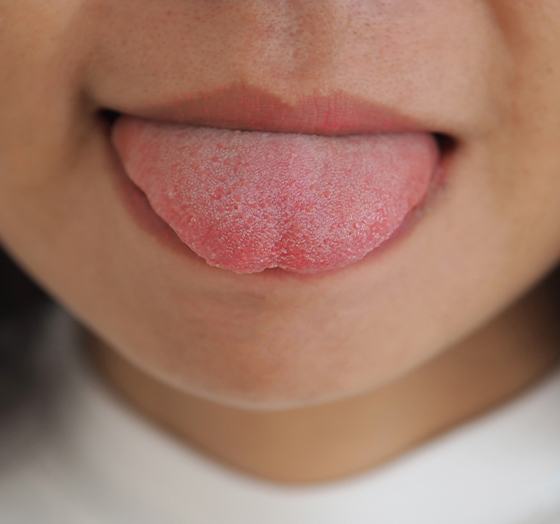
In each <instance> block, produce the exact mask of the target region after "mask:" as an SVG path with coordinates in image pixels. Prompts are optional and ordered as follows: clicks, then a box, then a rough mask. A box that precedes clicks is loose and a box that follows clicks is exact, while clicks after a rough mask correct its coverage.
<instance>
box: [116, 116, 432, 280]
mask: <svg viewBox="0 0 560 524" xmlns="http://www.w3.org/2000/svg"><path fill="white" fill-rule="evenodd" d="M121 118H122V117H121ZM126 118H128V117H125V119H126ZM131 120H134V119H131ZM150 125H153V126H159V127H161V126H162V125H161V124H156V123H154V124H152V123H148V124H147V126H148V127H149V126H150ZM163 127H164V128H165V127H166V125H163ZM170 127H171V126H170ZM174 127H177V126H174ZM221 131H222V132H223V130H221ZM225 132H226V133H228V132H230V133H233V131H225ZM260 134H261V133H255V137H257V138H258V136H257V135H260ZM133 135H134V132H133V133H132V140H133V142H132V143H133V147H134V136H133ZM164 136H165V135H164ZM221 136H223V135H221ZM226 136H227V135H226ZM426 136H427V134H425V135H424V137H422V138H421V141H422V140H423V141H424V142H425V139H426ZM129 137H130V135H129ZM273 138H274V139H276V140H279V139H280V135H278V134H276V136H274V137H273ZM343 138H344V137H329V138H328V140H331V141H339V143H340V140H341V139H343ZM430 139H431V140H433V138H432V137H430ZM319 143H320V142H319ZM434 144H435V141H434ZM434 148H435V150H436V151H437V147H436V146H435V145H434ZM116 150H117V154H118V156H119V158H120V160H121V162H120V165H119V166H118V167H117V170H116V172H117V175H118V176H117V177H116V182H117V187H118V193H119V194H120V195H121V197H122V198H123V202H124V204H125V207H126V208H127V209H128V210H129V212H130V213H131V215H132V216H133V218H134V220H135V222H136V223H137V224H138V225H139V226H140V227H141V228H142V229H143V230H144V231H146V232H148V233H149V234H150V235H151V236H154V237H156V239H157V240H158V241H159V242H161V243H162V244H163V245H165V246H166V248H168V249H169V248H170V249H172V250H173V251H174V252H175V253H177V254H180V255H182V256H186V257H188V258H189V259H190V261H192V263H195V264H197V265H198V266H200V269H201V270H204V271H210V272H216V271H218V272H221V273H222V274H230V275H234V274H239V276H241V274H243V273H245V274H246V275H247V276H251V277H252V278H279V277H284V278H287V277H290V278H294V279H297V280H308V279H312V280H313V279H320V278H323V277H326V276H329V275H332V274H333V273H341V272H345V271H349V270H351V268H353V267H356V266H361V265H363V264H366V263H369V262H370V261H371V259H372V258H376V256H377V255H380V254H381V253H382V252H385V251H386V249H387V248H388V247H390V246H391V245H393V244H394V242H395V241H396V240H397V239H402V238H403V237H404V236H406V235H405V233H407V232H409V231H410V230H411V226H412V225H414V224H415V223H416V222H417V221H418V219H419V218H420V216H421V213H420V212H419V211H421V209H422V208H423V206H424V204H425V203H426V202H427V200H429V197H430V195H431V194H432V193H433V191H434V189H435V187H437V186H438V185H439V182H440V181H441V180H442V179H443V170H442V165H441V164H442V163H441V158H440V156H439V153H437V152H436V153H435V158H434V159H432V164H433V165H432V166H431V168H430V172H429V173H428V179H429V180H428V181H427V182H426V181H425V180H424V181H420V182H419V181H418V179H419V177H420V178H426V177H425V176H423V175H418V176H417V175H416V174H412V175H410V174H409V175H408V176H409V177H411V180H412V182H415V183H417V184H421V185H425V188H424V189H422V190H420V192H421V198H418V195H415V196H414V198H415V199H416V201H415V202H413V203H412V204H410V206H409V209H406V213H401V214H402V217H400V218H399V217H397V218H398V223H396V224H394V225H392V226H391V228H390V231H389V232H388V233H387V232H385V231H383V228H382V231H381V233H383V234H385V238H383V239H382V240H381V241H378V242H377V243H376V245H375V246H374V247H373V248H371V249H368V250H367V251H366V252H365V253H361V254H358V255H354V254H353V255H352V256H354V259H351V257H349V260H343V261H342V262H341V261H340V260H338V261H336V262H335V265H334V267H327V268H324V267H318V268H317V267H315V266H316V265H314V262H312V263H307V265H305V264H304V266H305V267H303V269H301V268H295V269H294V268H289V267H288V268H283V267H266V268H261V269H257V270H254V271H253V270H252V269H251V268H249V270H247V268H246V267H243V268H242V269H241V270H238V269H239V267H238V266H236V263H237V262H236V260H235V259H234V260H233V261H232V260H231V259H230V260H229V261H228V264H231V265H232V266H233V267H232V268H230V267H227V265H226V266H221V267H220V266H218V265H217V264H215V263H209V262H208V261H207V260H205V259H204V257H203V256H201V255H199V254H197V253H196V252H195V251H193V250H192V249H191V248H189V246H188V245H187V244H186V243H185V242H184V241H183V240H181V238H180V236H179V235H178V233H177V232H176V228H173V226H172V225H171V224H170V223H168V221H166V220H164V219H162V218H161V216H160V215H161V214H162V213H161V210H160V212H159V213H157V212H156V211H155V210H154V207H153V205H152V204H151V203H150V198H149V197H147V194H146V193H145V192H144V191H143V190H142V189H140V187H139V186H138V185H137V184H136V183H135V182H133V180H132V179H131V176H130V175H129V174H127V168H126V167H128V166H126V167H125V165H126V161H125V160H124V158H123V156H124V155H123V151H122V147H119V146H118V142H117V147H116ZM396 151H398V148H397V149H396ZM397 162H398V159H397ZM409 162H410V159H409ZM428 164H429V162H427V161H426V159H425V158H424V159H423V165H424V169H426V165H428ZM273 175H274V173H271V176H273ZM417 193H418V191H417ZM407 198H412V197H411V196H410V195H409V196H408V197H407ZM167 220H169V217H167ZM174 229H175V230H174ZM351 245H352V244H351ZM362 250H363V246H362ZM296 265H297V264H296ZM229 269H231V271H230V270H229Z"/></svg>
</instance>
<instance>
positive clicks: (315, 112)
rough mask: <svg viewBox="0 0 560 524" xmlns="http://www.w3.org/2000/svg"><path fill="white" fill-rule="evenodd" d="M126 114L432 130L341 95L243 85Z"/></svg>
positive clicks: (265, 125)
mask: <svg viewBox="0 0 560 524" xmlns="http://www.w3.org/2000/svg"><path fill="white" fill-rule="evenodd" d="M124 113H127V114H130V115H133V116H136V117H141V118H146V119H150V120H156V121H162V122H170V123H177V124H187V125H195V126H206V127H217V128H227V129H242V130H254V131H269V132H282V133H305V134H318V135H348V134H366V133H395V132H420V131H422V132H428V131H429V130H428V129H426V127H425V125H422V124H421V123H419V122H417V121H415V120H414V119H412V118H409V117H407V116H405V115H402V114H399V113H398V111H396V110H393V109H390V108H387V107H383V106H381V105H378V104H374V103H371V102H369V101H367V100H365V99H363V98H359V97H356V96H354V95H350V94H347V93H345V92H343V91H335V92H333V93H330V94H314V95H307V96H305V97H303V98H300V99H298V100H297V101H296V102H295V103H288V102H286V101H284V100H283V99H282V98H280V97H278V96H276V95H274V94H271V93H269V92H267V91H264V90H263V89H260V88H257V87H254V86H248V85H244V84H241V83H236V84H232V85H230V86H228V87H224V88H221V89H216V90H213V91H209V92H204V93H199V94H196V95H186V96H184V97H182V98H181V99H178V100H173V101H168V102H164V103H160V104H152V105H150V106H145V107H141V108H129V109H127V110H126V111H124Z"/></svg>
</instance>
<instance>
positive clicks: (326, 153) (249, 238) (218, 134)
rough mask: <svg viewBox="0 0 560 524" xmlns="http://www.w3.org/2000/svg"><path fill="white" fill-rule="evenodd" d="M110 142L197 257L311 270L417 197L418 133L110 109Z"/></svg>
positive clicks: (421, 139)
mask: <svg viewBox="0 0 560 524" xmlns="http://www.w3.org/2000/svg"><path fill="white" fill-rule="evenodd" d="M113 141H114V144H115V147H116V149H117V151H118V154H119V156H120V158H121V161H122V163H123V166H124V169H125V171H126V173H127V175H128V176H129V177H130V178H131V179H132V181H133V182H134V183H135V184H136V185H137V186H138V187H139V188H140V189H141V190H142V191H143V192H144V193H145V195H146V197H147V198H148V201H149V202H150V205H151V207H152V208H153V210H154V211H155V212H156V213H157V215H159V217H160V218H161V219H163V220H164V221H165V222H166V223H167V224H168V225H169V226H170V227H171V228H172V229H173V230H174V231H175V233H176V234H177V236H178V237H179V238H180V239H181V240H182V241H183V242H184V243H185V244H186V245H187V246H188V247H189V248H190V249H191V250H192V251H194V252H195V253H197V254H198V255H199V256H200V257H202V258H203V259H204V260H205V261H206V262H207V263H208V264H209V265H211V266H215V267H219V268H223V269H226V270H230V271H234V272H237V273H255V272H259V271H263V270H264V269H267V268H275V267H278V268H282V269H285V270H288V271H294V272H299V273H317V272H320V271H325V270H331V269H337V268H342V267H344V266H347V265H349V264H351V263H352V262H355V261H357V260H360V259H362V258H363V257H364V256H365V255H367V254H368V253H369V252H371V251H372V250H374V249H375V248H376V247H378V246H380V245H381V244H382V243H383V242H384V241H385V240H387V239H388V238H389V237H391V236H392V235H393V234H394V233H395V231H396V230H397V229H398V228H399V226H400V225H401V224H402V223H403V221H404V219H405V218H406V216H407V215H408V214H409V213H410V211H411V210H412V209H413V208H414V207H416V206H417V205H418V204H419V203H420V202H421V201H422V199H423V197H424V196H425V194H426V192H427V190H428V187H429V184H430V180H431V178H432V175H433V173H434V170H435V168H436V164H437V161H438V150H437V145H436V143H435V140H434V138H433V136H432V135H431V134H429V133H401V134H399V133H394V134H369V135H366V134H363V135H347V136H320V135H311V134H296V133H293V134H290V133H276V132H261V131H240V130H230V129H217V128H210V127H195V126H187V125H176V124H160V123H155V122H151V121H147V120H142V119H137V118H133V117H121V118H120V119H119V120H118V121H117V123H116V125H115V127H114V130H113Z"/></svg>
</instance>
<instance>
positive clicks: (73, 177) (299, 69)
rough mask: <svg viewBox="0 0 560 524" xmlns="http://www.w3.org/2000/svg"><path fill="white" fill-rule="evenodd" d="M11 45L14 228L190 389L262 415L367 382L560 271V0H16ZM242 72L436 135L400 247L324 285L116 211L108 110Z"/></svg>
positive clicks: (211, 86)
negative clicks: (367, 106)
mask: <svg viewBox="0 0 560 524" xmlns="http://www.w3.org/2000/svg"><path fill="white" fill-rule="evenodd" d="M0 35H1V37H0V41H1V45H0V70H1V77H2V81H1V82H0V115H1V119H0V238H1V239H2V241H3V243H4V244H5V245H6V247H7V248H8V249H9V250H10V251H11V252H12V253H13V254H14V255H15V256H16V257H17V258H18V260H19V261H20V262H21V263H22V265H23V266H25V267H26V268H27V270H28V271H29V272H30V273H31V274H32V275H33V276H34V277H35V278H36V279H37V280H38V281H40V282H41V283H42V284H43V285H44V286H45V287H46V288H48V289H49V290H50V291H51V292H52V293H53V294H54V295H55V296H56V297H57V298H58V299H59V300H60V301H61V302H62V303H64V304H65V305H66V306H67V307H69V308H70V310H72V311H73V312H74V313H75V314H76V315H77V316H78V317H79V318H80V319H81V320H82V321H83V322H84V323H85V324H87V325H89V326H90V327H91V328H92V329H93V330H94V331H95V332H96V333H98V334H99V335H100V336H101V337H102V338H104V339H105V340H106V341H107V342H108V343H109V344H110V345H113V346H114V347H115V348H117V349H118V350H120V351H121V352H122V353H123V354H125V355H127V356H128V357H129V358H130V359H131V360H132V361H133V362H135V363H137V364H138V365H140V366H141V367H142V368H144V369H145V370H148V371H149V372H150V373H152V374H154V375H155V376H158V377H160V378H161V379H163V380H165V381H169V382H170V383H173V384H175V385H178V386H179V387H181V388H184V389H185V390H188V391H192V392H196V393H200V394H203V395H206V396H210V397H213V398H216V399H219V400H220V401H224V402H232V403H238V404H251V405H253V406H258V407H262V408H267V407H272V406H273V405H278V404H289V403H294V404H301V403H304V402H307V401H316V400H322V399H326V398H335V397H339V396H342V395H345V394H348V393H351V392H355V391H360V390H363V389H365V388H371V387H376V386H378V385H380V384H382V383H384V382H386V381H388V380H390V379H393V378H395V377H397V376H399V375H401V374H403V373H404V372H405V371H407V370H409V369H411V368H413V367H415V366H418V365H419V364H420V363H421V362H423V361H424V360H425V359H427V358H428V357H431V356H432V355H435V354H437V353H438V352H441V351H443V350H445V349H446V348H449V347H450V346H451V345H452V344H453V343H454V342H455V341H457V340H458V339H459V338H460V337H463V336H464V335H466V334H468V333H469V332H471V331H473V330H474V329H475V328H476V327H477V326H479V325H480V324H481V323H482V322H484V321H485V320H487V319H489V318H490V317H491V316H492V315H494V314H495V313H497V312H498V311H499V310H500V309H501V308H503V307H504V306H505V305H506V304H507V303H509V302H511V301H512V300H513V299H515V298H516V297H517V296H518V295H519V294H520V293H522V292H523V291H524V290H526V289H527V288H528V287H529V286H530V285H532V284H533V283H535V281H536V280H537V279H538V278H539V277H540V276H542V275H543V274H544V273H545V272H546V271H547V270H548V269H549V268H551V267H553V266H554V265H555V264H556V263H557V261H558V258H559V254H560V3H559V2H558V0H537V1H535V2H513V1H511V0H495V1H491V0H487V1H483V0H475V1H470V2H466V1H465V0H429V1H428V0H394V1H392V2H378V1H376V0H324V1H321V2H308V1H306V0H286V1H281V2H280V1H267V0H252V1H249V0H247V1H245V0H239V1H236V2H229V1H222V0H216V1H212V2H208V1H207V0H119V1H118V2H115V1H113V0H53V1H51V2H37V1H35V0H18V1H17V2H2V3H1V4H0ZM239 82H244V83H246V84H249V85H252V86H254V87H255V88H258V89H260V90H263V91H266V92H268V93H269V94H270V95H274V96H277V97H279V98H280V99H281V100H282V101H285V102H288V103H295V101H296V100H298V99H299V98H300V97H303V96H305V95H307V94H309V93H310V92H312V91H317V90H320V91H321V92H323V93H327V94H328V93H330V92H334V91H335V90H337V91H343V92H345V93H347V94H349V95H352V96H355V97H358V98H361V99H363V100H366V101H369V102H372V103H375V104H378V105H382V106H385V107H388V108H390V109H393V110H396V111H398V112H399V113H401V114H404V115H406V116H409V117H411V118H413V119H414V120H415V121H416V122H419V123H421V125H422V126H424V128H425V129H424V130H425V131H429V132H436V131H437V132H442V133H445V134H446V135H448V136H449V137H451V138H452V139H453V140H454V142H455V145H456V147H455V148H454V149H453V150H452V151H449V152H447V153H446V155H447V156H445V157H444V158H445V162H446V169H447V177H448V182H447V185H446V186H445V187H444V189H443V190H442V191H441V192H440V193H439V194H437V195H435V196H434V198H433V199H432V201H430V202H429V203H428V205H427V208H426V212H425V214H424V216H422V217H421V218H420V220H419V221H418V222H417V223H416V224H415V225H414V227H413V229H412V230H411V231H409V232H408V233H407V234H406V235H405V236H404V237H403V238H401V239H398V241H397V242H395V243H394V244H392V245H388V247H387V248H386V249H384V250H383V251H382V252H381V253H379V254H378V255H374V256H372V257H370V258H368V259H367V260H366V261H364V262H363V263H360V264H355V265H351V266H348V267H347V268H345V269H343V270H338V271H334V272H332V273H331V274H329V275H327V274H324V275H323V276H320V277H319V278H315V279H303V280H301V279H296V278H294V275H293V274H283V273H282V272H279V271H276V272H273V273H271V272H270V271H266V272H265V273H261V274H257V273H256V274H249V275H240V274H236V273H233V272H230V271H227V270H223V269H218V268H215V267H210V266H207V265H206V264H204V263H200V261H197V260H195V259H193V257H192V256H185V252H184V251H183V249H184V250H186V249H187V248H186V247H184V246H182V245H181V246H180V249H174V248H170V247H169V246H170V242H168V241H171V240H172V239H171V236H172V235H170V231H169V229H167V226H165V227H164V226H163V225H161V224H159V226H155V225H154V224H156V222H154V221H153V220H152V222H150V223H151V224H152V225H150V226H147V225H146V227H144V226H143V225H142V224H141V221H140V222H139V221H138V220H137V217H135V216H134V213H132V212H131V211H130V209H129V207H128V206H127V205H125V204H124V201H123V198H122V197H121V193H120V190H119V189H118V187H117V185H116V184H114V183H113V181H114V180H115V179H116V178H118V177H120V176H121V175H122V173H121V171H120V169H121V168H120V164H119V162H118V157H117V156H116V154H115V152H114V149H113V148H112V146H111V142H110V139H109V134H108V129H107V125H106V123H104V121H102V120H101V119H100V118H99V111H100V110H103V109H111V110H114V111H119V112H123V113H128V114H141V112H142V111H143V110H144V109H145V108H149V107H152V106H157V105H158V104H164V103H166V102H168V101H172V100H180V99H181V98H185V99H186V98H187V97H188V96H189V95H191V94H194V93H196V94H200V93H204V92H210V91H215V90H217V89H220V88H227V87H229V86H231V85H234V84H236V83H239ZM333 140H336V138H335V139H333ZM158 227H159V229H158ZM163 237H164V238H163ZM162 238H163V240H162ZM172 241H173V242H175V246H178V245H179V244H178V243H177V242H176V239H173V240H172Z"/></svg>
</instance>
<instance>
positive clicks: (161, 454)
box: [0, 306, 560, 524]
mask: <svg viewBox="0 0 560 524" xmlns="http://www.w3.org/2000/svg"><path fill="white" fill-rule="evenodd" d="M81 329H82V328H81V326H80V325H79V324H78V323H77V322H76V321H75V320H74V319H73V318H72V317H71V316H70V315H69V314H68V313H67V312H65V311H64V310H63V309H61V308H59V307H58V306H52V307H51V308H50V309H49V310H48V311H47V314H46V315H45V317H44V318H43V320H42V324H41V328H40V330H39V334H38V338H37V341H38V343H40V345H41V346H42V347H41V348H39V351H38V354H37V357H38V358H40V359H42V364H43V369H42V377H43V382H44V383H43V384H42V387H41V388H40V389H39V390H38V391H37V393H38V394H37V395H36V396H35V397H34V400H29V401H28V402H27V403H25V404H24V405H22V406H21V409H19V410H18V412H17V413H16V414H14V415H13V416H12V418H11V419H10V420H9V421H8V422H6V421H0V423H2V424H3V425H2V427H0V523H2V524H29V523H33V524H34V523H40V524H94V523H95V524H127V523H131V524H148V523H149V524H179V523H180V524H184V523H188V524H221V523H224V524H257V523H258V524H300V523H301V524H335V523H337V524H341V523H345V524H346V523H351V524H366V523H367V524H373V523H375V524H424V523H425V524H559V523H560V371H558V370H556V371H554V372H553V373H552V374H550V375H548V376H547V377H546V378H545V379H544V380H542V381H540V382H539V383H538V384H536V385H535V386H533V387H531V388H530V389H529V390H527V391H526V392H525V393H523V394H522V395H521V396H518V397H517V398H515V399H513V400H511V401H509V402H507V403H506V404H503V405H502V406H501V407H498V408H497V409H494V410H493V411H491V412H490V413H488V414H487V415H483V416H481V417H478V418H476V419H474V420H471V421H470V422H467V423H465V424H463V425H461V426H459V427H457V428H456V429H454V430H451V431H450V432H447V433H446V434H444V435H442V436H439V437H436V438H435V439H433V440H431V441H430V442H428V443H426V444H423V445H421V446H419V447H417V448H416V449H415V450H413V451H410V452H407V453H406V454H404V455H402V456H401V457H400V458H398V459H396V460H393V461H392V462H390V463H388V464H386V465H384V466H381V467H379V468H377V469H374V470H371V471H370V472H367V473H365V474H361V475H359V476H354V477H352V478H347V479H343V480H340V481H336V482H331V483H329V484H322V485H317V486H315V487H313V486H307V487H285V486H279V485H275V484H272V483H267V482H264V481H260V480H256V479H253V478H250V477H247V476H245V475H244V474H242V473H237V472H236V471H233V470H230V469H228V468H226V467H224V466H221V465H219V464H218V463H215V462H213V461H212V460H211V459H208V458H206V457H205V456H202V455H200V454H199V453H197V452H196V451H194V450H193V449H191V448H190V447H188V446H187V445H185V444H184V443H182V442H179V441H178V440H176V439H175V438H173V437H172V436H170V435H168V434H167V433H165V432H164V431H162V430H160V429H158V428H157V427H156V426H155V425H152V424H151V423H149V422H148V421H147V420H145V419H144V418H142V416H140V415H138V414H136V412H134V411H133V410H132V409H130V408H128V407H127V406H126V405H125V404H123V403H121V402H120V400H118V399H117V398H116V397H114V396H113V394H112V392H111V391H110V389H109V388H107V387H106V386H105V384H104V383H103V381H102V379H101V378H99V377H98V376H97V374H96V373H95V371H93V370H92V369H91V368H90V366H89V364H88V362H87V360H85V359H84V354H83V351H81V350H80V338H79V336H80V333H81Z"/></svg>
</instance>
